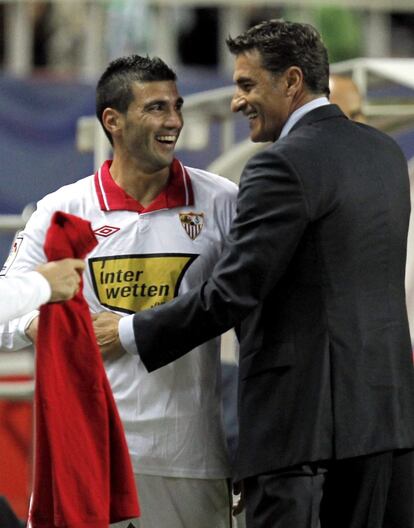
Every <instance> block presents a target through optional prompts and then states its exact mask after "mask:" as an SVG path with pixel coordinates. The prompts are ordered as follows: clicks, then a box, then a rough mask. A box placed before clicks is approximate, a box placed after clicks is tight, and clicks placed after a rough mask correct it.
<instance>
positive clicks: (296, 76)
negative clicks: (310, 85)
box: [285, 66, 303, 97]
mask: <svg viewBox="0 0 414 528" xmlns="http://www.w3.org/2000/svg"><path fill="white" fill-rule="evenodd" d="M285 79H286V95H287V96H288V97H293V96H294V95H295V94H296V93H298V91H299V90H301V88H302V87H303V72H302V70H301V69H300V68H299V67H298V66H290V67H289V68H288V69H287V70H286V71H285Z"/></svg>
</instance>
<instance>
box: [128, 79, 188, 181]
mask: <svg viewBox="0 0 414 528" xmlns="http://www.w3.org/2000/svg"><path fill="white" fill-rule="evenodd" d="M132 91H133V94H134V99H133V101H132V102H131V103H130V105H129V107H128V110H127V112H126V114H124V122H123V131H122V143H123V147H124V148H125V149H126V150H127V151H128V154H129V155H130V156H131V157H133V158H135V159H136V160H137V162H138V163H139V164H140V166H141V167H142V168H143V169H145V170H148V171H149V172H152V171H158V170H161V169H163V168H165V167H168V166H169V165H170V164H171V162H172V160H173V158H174V150H175V145H176V143H177V140H178V137H179V135H180V132H181V129H182V127H183V117H182V114H181V108H182V105H183V98H182V97H181V96H180V94H179V93H178V90H177V86H176V84H175V82H174V81H154V82H135V83H134V84H133V86H132Z"/></svg>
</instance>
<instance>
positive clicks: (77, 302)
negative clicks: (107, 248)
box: [30, 212, 139, 528]
mask: <svg viewBox="0 0 414 528" xmlns="http://www.w3.org/2000/svg"><path fill="white" fill-rule="evenodd" d="M96 244H97V241H96V238H95V236H94V234H93V232H92V229H91V226H90V223H89V222H87V221H85V220H82V219H81V218H78V217H76V216H73V215H70V214H65V213H62V212H57V213H55V214H54V215H53V218H52V223H51V226H50V228H49V230H48V232H47V236H46V240H45V253H46V256H47V257H48V259H49V260H58V259H61V258H64V257H76V258H84V257H85V256H86V254H87V253H88V252H90V251H91V250H92V249H93V248H94V247H95V246H96ZM138 516H139V506H138V501H137V496H136V489H135V483H134V477H133V472H132V467H131V462H130V458H129V454H128V449H127V445H126V440H125V436H124V431H123V427H122V424H121V421H120V418H119V415H118V412H117V409H116V406H115V402H114V399H113V395H112V391H111V388H110V385H109V382H108V379H107V377H106V373H105V370H104V367H103V364H102V359H101V355H100V352H99V348H98V346H97V344H96V340H95V337H94V331H93V327H92V321H91V317H90V313H89V308H88V305H87V303H86V301H85V299H84V297H83V294H82V291H79V292H78V293H77V295H76V296H75V297H74V298H73V299H72V300H70V301H67V302H64V303H53V304H47V305H45V306H42V308H41V310H40V322H39V331H38V338H37V347H36V390H35V473H34V489H33V496H32V504H31V512H30V520H31V525H32V527H33V528H56V527H68V528H107V527H108V524H109V523H113V522H117V521H121V520H124V519H129V518H133V517H138Z"/></svg>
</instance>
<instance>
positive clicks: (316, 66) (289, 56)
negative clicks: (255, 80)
mask: <svg viewBox="0 0 414 528" xmlns="http://www.w3.org/2000/svg"><path fill="white" fill-rule="evenodd" d="M226 44H227V47H228V49H229V50H230V52H231V53H232V54H233V55H240V54H241V53H245V52H247V51H252V50H257V51H258V52H259V53H260V55H261V58H262V64H263V67H264V68H265V69H266V70H268V71H270V72H272V73H273V74H275V75H279V74H281V73H283V72H284V71H286V70H287V68H289V67H290V66H298V67H299V68H300V69H301V70H302V73H303V77H304V82H305V84H306V86H307V87H308V89H309V90H310V91H311V92H312V93H314V94H325V95H329V61H328V52H327V50H326V48H325V45H324V44H323V42H322V39H321V36H320V35H319V33H318V31H317V30H316V29H315V28H314V27H313V26H311V25H310V24H300V23H297V22H287V21H285V20H282V19H273V20H267V21H265V22H261V23H260V24H257V25H256V26H253V27H251V28H250V29H248V30H247V31H245V32H244V33H242V34H241V35H239V36H238V37H236V38H234V39H233V38H231V37H229V38H228V39H227V40H226Z"/></svg>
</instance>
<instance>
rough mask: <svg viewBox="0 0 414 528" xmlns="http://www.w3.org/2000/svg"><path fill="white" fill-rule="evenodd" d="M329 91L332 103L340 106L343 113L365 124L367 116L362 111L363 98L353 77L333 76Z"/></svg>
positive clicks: (330, 78)
mask: <svg viewBox="0 0 414 528" xmlns="http://www.w3.org/2000/svg"><path fill="white" fill-rule="evenodd" d="M329 89H330V91H331V95H330V97H329V100H330V101H331V103H334V104H336V105H338V106H339V107H340V108H341V110H342V112H343V113H344V114H345V115H346V116H348V117H349V119H353V120H354V121H359V122H360V123H365V122H366V119H365V115H364V113H363V110H362V96H361V93H360V91H359V89H358V86H357V85H356V84H355V82H354V81H353V80H352V79H351V77H344V76H341V75H331V76H330V77H329Z"/></svg>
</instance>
